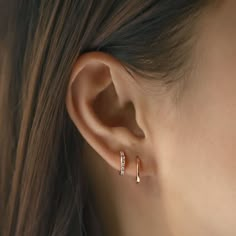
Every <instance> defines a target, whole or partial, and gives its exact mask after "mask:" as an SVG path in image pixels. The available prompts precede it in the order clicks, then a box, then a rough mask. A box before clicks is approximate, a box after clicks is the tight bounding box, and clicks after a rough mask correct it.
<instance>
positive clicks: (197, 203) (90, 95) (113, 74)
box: [66, 1, 236, 236]
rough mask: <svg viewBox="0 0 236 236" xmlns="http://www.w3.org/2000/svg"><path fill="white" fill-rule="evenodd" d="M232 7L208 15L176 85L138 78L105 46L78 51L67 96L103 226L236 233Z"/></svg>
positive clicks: (142, 231)
mask: <svg viewBox="0 0 236 236" xmlns="http://www.w3.org/2000/svg"><path fill="white" fill-rule="evenodd" d="M235 9H236V2H235V1H222V3H221V4H220V5H219V6H217V7H215V8H214V9H213V8H212V9H210V10H209V11H208V12H207V14H205V15H204V16H202V18H201V22H199V26H201V27H199V32H198V33H199V35H198V40H197V44H196V45H195V51H194V52H195V53H194V56H193V59H192V60H193V63H192V64H193V68H192V71H191V75H189V77H188V78H187V80H184V84H182V85H181V86H178V85H177V84H176V85H175V87H173V88H172V89H169V90H165V88H164V87H163V88H159V87H158V82H157V80H156V81H148V80H144V79H143V78H140V77H139V76H138V75H136V74H133V75H134V78H133V77H132V76H131V75H130V74H129V73H128V72H127V70H125V69H124V67H123V66H122V64H121V63H120V62H119V61H118V60H116V59H115V58H114V57H112V56H110V55H108V54H105V53H102V52H90V53H87V54H84V55H82V56H81V57H80V58H78V61H77V62H76V64H75V66H74V68H73V73H72V75H71V80H70V84H69V86H68V93H67V99H66V105H67V109H68V113H69V115H70V117H71V119H72V121H73V122H74V124H75V125H76V127H77V128H78V130H79V131H80V133H81V134H82V136H83V137H84V139H85V140H86V142H87V143H86V144H85V145H84V150H83V152H84V156H83V157H84V158H83V159H84V165H85V166H84V167H85V168H86V171H87V174H88V177H89V180H90V183H91V188H92V191H93V192H94V197H93V200H94V205H95V207H96V211H97V214H98V217H99V220H100V222H101V225H102V228H103V231H104V234H105V235H112V236H143V235H149V236H156V235H161V236H189V235H191V236H199V235H201V236H225V235H227V236H235V235H236V225H235V219H236V200H235V199H236V182H235V180H236V171H235V169H236V158H235V156H236V125H235V122H236V27H235V25H236V14H235ZM109 72H110V73H109ZM182 86H183V87H182ZM180 88H183V89H181V90H180ZM179 91H181V93H180V92H179ZM176 92H178V94H179V97H178V100H177V102H174V99H173V98H174V97H175V95H176V94H177V93H176ZM98 94H100V96H97V95H98ZM135 114H136V115H135ZM120 150H122V151H124V152H125V153H126V157H127V165H126V172H125V176H120V175H119V174H118V171H119V168H120V158H119V151H120ZM136 155H139V157H140V159H141V173H140V176H141V182H140V183H139V184H136V182H135V176H136V159H135V157H136Z"/></svg>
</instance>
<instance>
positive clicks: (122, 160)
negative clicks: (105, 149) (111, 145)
mask: <svg viewBox="0 0 236 236" xmlns="http://www.w3.org/2000/svg"><path fill="white" fill-rule="evenodd" d="M124 174H125V153H124V152H122V151H120V175H124Z"/></svg>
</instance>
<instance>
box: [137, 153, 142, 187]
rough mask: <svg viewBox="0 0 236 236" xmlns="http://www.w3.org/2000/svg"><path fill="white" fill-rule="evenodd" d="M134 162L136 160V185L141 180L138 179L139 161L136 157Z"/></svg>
mask: <svg viewBox="0 0 236 236" xmlns="http://www.w3.org/2000/svg"><path fill="white" fill-rule="evenodd" d="M136 160H137V166H136V167H137V168H136V183H137V184H138V183H140V181H141V179H140V176H139V169H140V159H139V158H138V156H137V157H136Z"/></svg>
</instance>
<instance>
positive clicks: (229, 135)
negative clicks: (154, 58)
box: [153, 1, 236, 236]
mask: <svg viewBox="0 0 236 236" xmlns="http://www.w3.org/2000/svg"><path fill="white" fill-rule="evenodd" d="M235 9H236V2H235V1H225V3H224V4H222V5H221V6H220V7H218V8H215V9H211V10H209V12H207V14H206V15H205V16H204V17H203V18H204V19H202V22H201V23H200V26H201V27H199V31H198V32H199V35H198V42H197V45H196V47H195V54H194V55H195V56H194V63H193V64H194V68H193V70H192V73H191V75H190V76H189V77H188V78H187V79H186V81H185V82H184V83H185V84H184V87H183V91H182V94H181V96H180V98H179V100H178V103H177V104H175V105H174V104H172V105H170V107H169V109H168V111H171V112H168V113H165V115H164V113H163V119H162V121H161V122H159V123H157V122H156V123H155V121H154V120H155V115H154V116H153V124H155V128H154V130H155V131H154V133H156V139H155V140H156V145H155V146H156V147H160V142H159V141H160V139H159V137H160V129H161V127H163V130H164V129H165V131H163V132H165V136H163V137H162V141H161V147H162V148H160V150H161V152H162V153H161V154H160V156H161V158H160V159H159V160H158V161H159V162H160V163H159V165H160V166H161V168H160V171H161V173H160V177H161V178H162V180H163V181H162V183H163V199H164V200H163V201H164V202H165V203H164V205H165V207H166V211H167V212H168V214H169V218H170V219H171V220H170V221H171V224H172V225H173V224H174V225H176V227H177V228H178V229H179V232H183V230H184V229H183V228H184V227H185V228H186V224H187V225H188V227H187V228H188V230H189V233H190V234H189V235H192V234H191V232H199V233H200V234H201V235H205V234H204V233H203V232H206V231H207V232H208V233H209V234H208V235H228V236H231V235H232V236H233V235H236V226H235V219H236V27H235V26H236V14H235ZM154 106H155V105H154ZM166 117H168V119H167V118H166ZM160 150H157V153H160ZM157 158H159V157H157ZM201 230H202V231H201ZM200 234H199V235H200ZM182 235H183V234H182Z"/></svg>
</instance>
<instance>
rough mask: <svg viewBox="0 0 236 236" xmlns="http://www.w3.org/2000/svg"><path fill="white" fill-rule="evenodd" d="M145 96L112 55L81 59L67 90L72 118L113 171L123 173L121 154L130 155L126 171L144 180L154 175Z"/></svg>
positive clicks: (91, 56)
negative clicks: (137, 174)
mask: <svg viewBox="0 0 236 236" xmlns="http://www.w3.org/2000/svg"><path fill="white" fill-rule="evenodd" d="M144 99H145V96H144V94H143V93H142V92H141V89H140V87H139V85H138V84H137V83H136V82H135V80H134V77H133V76H132V75H131V74H130V73H129V71H128V70H127V69H126V68H125V67H124V66H123V65H122V63H121V62H120V61H118V60H117V59H115V58H114V57H113V56H111V55H109V54H107V53H103V52H88V53H85V54H83V55H81V56H80V57H79V58H78V59H77V61H76V63H75V65H74V67H73V70H72V73H71V77H70V81H69V84H68V88H67V95H66V107H67V111H68V114H69V116H70V118H71V120H72V121H73V123H74V125H75V126H76V127H77V129H78V130H79V132H80V133H81V135H82V136H83V138H84V139H85V140H86V142H87V143H88V144H89V145H90V146H91V147H92V148H93V149H94V150H95V151H96V152H97V153H98V154H99V156H101V157H102V158H103V159H104V160H105V161H106V162H107V163H108V164H109V165H110V166H111V167H113V168H114V169H116V170H117V171H119V169H120V157H119V153H120V151H123V152H125V154H126V160H127V162H126V169H125V173H126V174H128V175H130V176H135V175H136V157H137V156H139V158H140V160H141V163H142V165H141V168H140V176H141V177H142V176H150V175H152V173H153V172H154V165H153V161H154V159H153V155H152V152H151V149H150V146H149V144H150V143H149V140H148V139H147V132H148V129H147V123H145V119H143V117H144V116H145V111H146V110H145V106H144V104H145V103H144Z"/></svg>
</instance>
